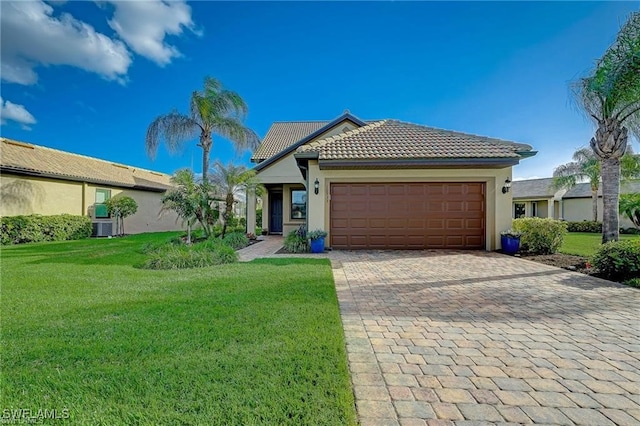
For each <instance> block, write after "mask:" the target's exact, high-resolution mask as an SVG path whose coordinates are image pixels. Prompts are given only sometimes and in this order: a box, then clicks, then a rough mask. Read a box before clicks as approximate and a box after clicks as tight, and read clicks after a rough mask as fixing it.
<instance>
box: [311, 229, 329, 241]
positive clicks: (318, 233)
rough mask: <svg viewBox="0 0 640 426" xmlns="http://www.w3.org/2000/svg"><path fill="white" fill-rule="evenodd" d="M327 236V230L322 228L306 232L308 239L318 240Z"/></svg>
mask: <svg viewBox="0 0 640 426" xmlns="http://www.w3.org/2000/svg"><path fill="white" fill-rule="evenodd" d="M326 236H327V232H326V231H323V230H322V229H314V230H313V231H309V232H307V238H308V239H310V240H318V239H320V238H325V237H326Z"/></svg>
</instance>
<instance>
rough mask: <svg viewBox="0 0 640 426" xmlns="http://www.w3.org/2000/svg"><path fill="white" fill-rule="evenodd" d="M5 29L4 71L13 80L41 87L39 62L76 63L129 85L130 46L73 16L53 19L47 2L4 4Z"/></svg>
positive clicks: (75, 64)
mask: <svg viewBox="0 0 640 426" xmlns="http://www.w3.org/2000/svg"><path fill="white" fill-rule="evenodd" d="M0 25H1V26H2V45H1V48H2V53H1V60H2V67H1V73H2V79H3V80H5V81H8V82H12V83H18V84H25V85H28V84H35V83H36V82H37V79H38V77H37V74H36V72H35V71H34V68H35V67H36V66H38V65H39V64H42V65H71V66H75V67H78V68H81V69H84V70H86V71H90V72H95V73H97V74H99V75H101V76H103V77H104V78H106V79H108V80H119V81H123V79H124V76H125V75H126V73H127V70H128V69H129V65H131V61H132V59H131V54H130V53H129V51H128V50H127V48H126V46H125V44H124V43H122V42H121V41H119V40H112V39H111V38H109V37H107V36H106V35H104V34H101V33H98V32H96V30H95V29H94V28H93V27H92V26H91V25H88V24H86V23H84V22H82V21H79V20H77V19H75V18H74V17H73V16H71V15H69V14H68V13H63V14H62V15H61V16H60V17H55V16H53V8H52V7H51V6H50V5H48V4H46V3H44V2H42V1H26V2H2V10H1V17H0Z"/></svg>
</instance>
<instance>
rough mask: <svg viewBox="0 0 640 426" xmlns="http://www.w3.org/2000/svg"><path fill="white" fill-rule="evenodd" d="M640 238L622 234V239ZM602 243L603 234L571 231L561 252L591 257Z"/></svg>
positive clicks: (639, 236) (565, 238)
mask: <svg viewBox="0 0 640 426" xmlns="http://www.w3.org/2000/svg"><path fill="white" fill-rule="evenodd" d="M632 238H640V235H628V234H621V235H620V239H621V240H624V239H632ZM601 243H602V234H592V233H587V232H569V233H567V234H566V235H565V237H564V243H563V244H562V247H560V253H565V254H575V255H578V256H585V257H589V256H592V255H593V254H595V252H596V250H597V249H598V247H600V244H601Z"/></svg>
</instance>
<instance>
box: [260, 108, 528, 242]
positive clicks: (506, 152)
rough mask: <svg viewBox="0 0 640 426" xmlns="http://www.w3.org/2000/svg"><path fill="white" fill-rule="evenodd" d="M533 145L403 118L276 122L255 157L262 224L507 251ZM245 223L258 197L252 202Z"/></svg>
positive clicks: (343, 236)
mask: <svg viewBox="0 0 640 426" xmlns="http://www.w3.org/2000/svg"><path fill="white" fill-rule="evenodd" d="M532 155H535V151H532V148H531V146H529V145H524V144H518V143H513V142H508V141H503V140H499V139H493V138H487V137H483V136H475V135H469V134H464V133H459V132H452V131H448V130H441V129H435V128H431V127H425V126H421V125H417V124H411V123H405V122H400V121H396V120H380V121H373V122H365V121H362V120H360V119H359V118H357V117H355V116H353V115H351V114H350V113H349V112H348V111H347V112H345V113H344V114H343V115H341V116H340V117H338V118H336V119H335V120H332V121H303V122H299V121H298V122H276V123H274V124H273V125H272V126H271V128H270V129H269V131H268V132H267V135H266V136H265V138H264V140H263V142H262V144H261V145H260V146H259V147H258V149H257V150H256V151H255V153H254V155H253V157H252V161H254V162H256V163H258V164H257V166H256V167H255V170H256V171H257V174H258V177H259V179H260V180H261V182H262V183H263V184H264V186H265V188H266V189H267V191H266V194H265V195H264V196H263V199H262V201H263V214H262V218H263V222H262V227H263V228H265V229H266V230H268V232H270V233H273V234H280V233H284V234H286V233H287V232H289V231H291V230H292V229H295V228H296V227H298V226H300V225H306V226H307V227H308V228H309V229H324V230H326V231H327V232H328V233H329V236H328V238H327V239H326V240H325V244H326V245H327V246H328V247H331V248H335V249H367V248H369V249H424V248H450V249H486V250H494V249H498V248H500V231H503V230H505V229H507V228H509V227H511V214H510V213H509V212H510V209H511V193H510V192H508V191H506V189H505V191H503V187H505V185H508V183H509V182H510V180H511V169H512V166H513V165H515V164H518V163H519V161H520V160H521V159H523V158H526V157H530V156H532ZM247 201H248V210H247V211H248V217H247V226H248V229H252V226H253V225H254V224H255V213H254V212H255V201H256V200H255V197H252V196H249V197H248V199H247Z"/></svg>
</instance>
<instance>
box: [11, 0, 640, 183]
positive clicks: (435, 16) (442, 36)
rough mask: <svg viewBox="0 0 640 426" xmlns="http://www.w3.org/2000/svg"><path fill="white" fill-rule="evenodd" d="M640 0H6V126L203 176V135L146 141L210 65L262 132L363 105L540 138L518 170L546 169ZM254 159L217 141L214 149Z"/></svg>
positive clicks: (578, 138)
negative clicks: (574, 89)
mask: <svg viewBox="0 0 640 426" xmlns="http://www.w3.org/2000/svg"><path fill="white" fill-rule="evenodd" d="M639 6H640V3H638V2H637V1H636V2H606V3H605V2H603V3H600V2H470V3H466V2H419V3H418V2H375V3H369V2H351V3H339V2H323V3H310V2H284V3H270V2H260V3H246V2H205V1H200V2H190V3H183V2H173V3H170V4H167V3H162V2H160V1H154V2H119V3H118V2H111V1H105V2H64V1H55V2H48V3H47V2H39V1H33V2H29V3H20V2H16V3H11V2H4V1H3V2H2V3H1V4H0V7H1V10H0V12H1V19H2V22H1V24H2V25H1V29H2V34H1V35H2V49H1V54H2V73H1V74H2V85H1V96H2V122H3V124H2V129H1V133H2V136H4V137H9V138H14V139H18V140H22V141H26V142H31V143H35V144H40V145H45V146H48V147H52V148H57V149H62V150H66V151H71V152H75V153H79V154H84V155H90V156H94V157H98V158H103V159H106V160H110V161H116V162H121V163H125V164H130V165H135V166H138V167H144V168H148V169H153V170H158V171H163V172H167V173H171V172H173V171H175V170H176V169H178V168H181V167H189V166H191V164H192V161H193V165H194V166H195V170H196V171H197V172H199V171H200V158H201V152H200V151H199V148H197V147H196V146H195V142H190V143H187V144H186V145H185V149H184V150H183V152H182V153H181V154H180V155H177V156H171V155H169V154H168V153H167V152H166V150H165V149H164V148H161V149H160V150H159V152H158V156H157V157H156V159H155V161H151V160H150V159H149V158H148V157H147V155H146V152H145V149H144V136H145V132H146V129H147V126H148V125H149V123H150V122H151V121H152V120H153V119H154V118H155V117H156V116H158V115H160V114H164V113H168V112H170V111H171V110H173V109H178V110H180V111H183V112H186V110H187V107H188V100H189V96H190V94H191V92H192V91H193V90H197V89H200V88H201V87H202V81H203V78H204V77H205V76H206V75H210V76H213V77H216V78H218V79H220V80H221V81H222V82H223V84H224V85H225V87H226V88H229V89H231V90H234V91H236V92H238V93H239V94H240V95H241V96H242V97H243V98H244V99H245V101H246V102H247V104H248V105H249V115H248V117H247V120H246V124H247V125H248V126H249V127H251V128H252V129H254V130H255V131H256V132H257V133H258V134H259V135H260V137H263V136H264V135H265V134H266V132H267V130H268V128H269V126H270V125H271V123H272V122H273V121H283V120H330V119H332V118H335V117H336V116H338V115H340V114H341V113H342V112H343V111H344V110H345V109H349V110H350V111H351V112H352V113H353V114H354V115H356V116H358V117H360V118H362V119H380V118H395V119H400V120H404V121H410V122H414V123H420V124H425V125H429V126H435V127H441V128H446V129H451V130H458V131H463V132H469V133H476V134H481V135H487V136H493V137H498V138H502V139H508V140H513V141H517V142H523V143H528V144H531V145H532V146H533V147H534V148H535V149H536V150H538V151H539V153H538V155H537V156H536V157H534V158H531V159H527V160H525V161H523V162H522V164H521V165H519V166H517V167H516V169H515V170H514V176H515V177H520V178H530V177H546V176H550V175H551V173H552V172H553V169H554V167H556V166H557V165H559V164H562V163H565V162H567V161H570V158H571V154H572V153H573V151H574V150H575V149H576V148H578V147H581V146H585V145H587V144H588V142H589V139H590V138H591V135H592V133H593V129H594V128H593V125H592V124H591V123H590V122H589V121H588V120H586V119H585V118H584V117H583V116H582V115H581V114H580V113H579V112H578V111H577V110H576V108H575V107H574V106H573V104H572V102H571V98H570V93H569V89H568V83H569V82H570V81H572V80H573V79H575V78H577V77H580V76H581V75H584V74H585V73H586V72H588V71H589V69H590V68H591V67H592V65H593V64H594V63H595V60H596V59H597V58H599V57H600V56H601V55H602V53H603V52H604V51H605V49H606V48H607V46H608V45H610V44H611V42H612V41H613V40H614V38H615V35H616V33H617V31H618V29H619V28H620V25H621V24H622V22H624V19H625V17H626V16H627V15H628V14H629V13H630V12H631V11H633V10H637V9H638V7H639ZM27 9H28V10H27ZM27 11H28V13H29V15H28V16H30V18H29V19H26V18H25V16H26V15H24V13H26V12H27ZM635 148H636V150H638V145H637V144H636V146H635ZM249 157H250V155H249V154H248V153H244V154H243V155H237V154H235V153H234V150H233V148H232V146H231V145H230V144H229V143H228V142H227V141H224V140H222V139H220V138H217V139H214V148H213V152H212V159H216V158H217V159H221V160H223V161H224V162H227V161H230V160H233V161H235V162H244V163H246V164H249V163H248V159H249Z"/></svg>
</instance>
